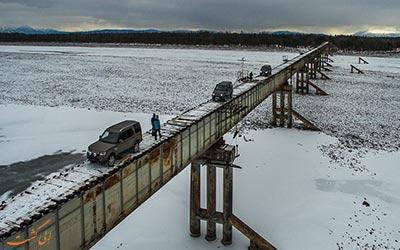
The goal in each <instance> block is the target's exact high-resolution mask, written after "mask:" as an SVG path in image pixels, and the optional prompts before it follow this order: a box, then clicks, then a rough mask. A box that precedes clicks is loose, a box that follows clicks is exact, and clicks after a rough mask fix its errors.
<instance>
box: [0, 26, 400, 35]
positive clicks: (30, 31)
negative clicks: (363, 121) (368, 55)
mask: <svg viewBox="0 0 400 250" xmlns="http://www.w3.org/2000/svg"><path fill="white" fill-rule="evenodd" d="M203 31H208V32H216V31H211V30H203ZM161 32H165V31H164V30H159V29H98V30H90V31H82V32H81V33H85V34H116V33H120V34H121V33H123V34H126V33H161ZM169 32H174V33H191V32H197V31H191V30H185V29H180V30H172V31H169ZM0 33H20V34H26V35H46V34H68V33H73V32H67V31H60V30H56V29H39V28H33V27H30V26H27V25H25V26H20V27H0ZM263 33H267V34H273V35H298V34H304V33H301V32H295V31H286V30H281V31H272V32H263ZM319 35H323V34H319ZM353 35H354V36H359V37H400V33H371V32H368V31H360V32H356V33H354V34H353Z"/></svg>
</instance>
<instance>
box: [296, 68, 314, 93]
mask: <svg viewBox="0 0 400 250" xmlns="http://www.w3.org/2000/svg"><path fill="white" fill-rule="evenodd" d="M311 65H313V66H311V67H312V72H315V76H316V74H317V73H316V72H317V71H318V69H317V68H315V67H316V64H311ZM314 70H315V71H314ZM313 74H314V73H313ZM309 81H310V74H309V70H308V69H307V67H304V68H303V69H301V70H300V71H298V72H296V93H300V94H308V93H309V85H308V83H309Z"/></svg>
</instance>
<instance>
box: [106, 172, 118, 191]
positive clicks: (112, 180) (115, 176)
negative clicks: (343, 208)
mask: <svg viewBox="0 0 400 250" xmlns="http://www.w3.org/2000/svg"><path fill="white" fill-rule="evenodd" d="M119 180H120V177H119V175H118V173H116V174H113V175H111V176H110V177H108V178H107V179H106V180H105V182H104V188H105V189H108V188H110V187H112V186H114V185H115V184H117V183H118V182H119Z"/></svg>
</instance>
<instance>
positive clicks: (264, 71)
mask: <svg viewBox="0 0 400 250" xmlns="http://www.w3.org/2000/svg"><path fill="white" fill-rule="evenodd" d="M271 74H272V67H271V65H264V66H262V67H261V70H260V76H270V75H271Z"/></svg>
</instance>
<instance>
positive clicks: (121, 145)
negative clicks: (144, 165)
mask: <svg viewBox="0 0 400 250" xmlns="http://www.w3.org/2000/svg"><path fill="white" fill-rule="evenodd" d="M142 140H143V138H142V128H141V127H140V123H139V122H136V121H123V122H120V123H117V124H115V125H113V126H111V127H109V128H107V129H106V130H105V131H104V132H103V134H102V135H101V136H100V137H99V140H98V141H97V142H95V143H93V144H91V145H90V146H89V148H88V151H87V158H88V159H89V161H90V162H100V163H104V162H107V164H108V165H109V166H113V165H114V163H115V159H116V158H117V157H119V156H120V155H121V154H122V153H123V152H126V151H128V150H132V149H133V152H138V151H139V143H140V142H141V141H142Z"/></svg>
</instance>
